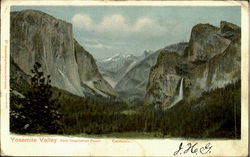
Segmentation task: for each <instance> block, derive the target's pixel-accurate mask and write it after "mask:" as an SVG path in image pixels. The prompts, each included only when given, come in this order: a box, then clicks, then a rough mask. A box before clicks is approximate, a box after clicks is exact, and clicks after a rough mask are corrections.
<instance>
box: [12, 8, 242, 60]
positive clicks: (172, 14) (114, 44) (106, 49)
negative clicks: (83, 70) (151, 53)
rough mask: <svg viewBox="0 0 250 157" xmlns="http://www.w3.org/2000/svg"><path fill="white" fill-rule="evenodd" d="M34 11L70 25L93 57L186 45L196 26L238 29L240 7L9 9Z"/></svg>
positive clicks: (78, 39) (75, 35) (138, 52)
mask: <svg viewBox="0 0 250 157" xmlns="http://www.w3.org/2000/svg"><path fill="white" fill-rule="evenodd" d="M24 9H35V10H40V11H43V12H46V13H48V14H50V15H52V16H54V17H56V18H59V19H62V20H65V21H67V22H70V23H72V24H73V32H74V37H75V38H76V40H77V41H78V42H79V43H81V45H82V46H83V47H84V48H85V49H86V50H88V51H89V52H90V53H91V54H93V56H94V57H95V58H96V59H98V58H106V57H110V56H113V55H115V54H117V53H121V54H135V55H140V54H141V53H142V52H143V51H144V50H157V49H160V48H163V47H165V46H167V45H169V44H173V43H177V42H182V41H188V40H189V38H190V32H191V29H192V27H193V26H194V25H196V24H198V23H210V24H212V25H215V26H219V24H220V21H221V20H224V21H228V22H232V23H234V24H237V25H239V26H240V22H241V18H240V17H241V16H240V14H241V12H240V7H167V6H164V7H161V6H153V7H152V6H147V7H145V6H143V7H141V6H133V7H132V6H129V7H128V6H85V7H73V6H72V7H68V6H67V7H62V6H58V7H55V6H54V7H48V6H40V7H37V6H29V7H26V6H25V7H24V6H22V7H20V6H18V7H17V6H16V7H15V6H14V7H11V11H18V10H24Z"/></svg>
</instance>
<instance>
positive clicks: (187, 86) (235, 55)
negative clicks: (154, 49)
mask: <svg viewBox="0 0 250 157" xmlns="http://www.w3.org/2000/svg"><path fill="white" fill-rule="evenodd" d="M240 45H241V36H240V28H239V27H238V26H236V25H233V24H231V23H227V22H224V21H222V22H221V25H220V28H217V27H214V26H211V25H209V24H198V25H196V26H194V27H193V29H192V33H191V37H190V41H189V45H188V49H187V50H186V51H185V54H184V56H180V55H178V54H177V53H175V52H172V53H166V52H161V54H160V55H159V57H158V59H157V63H156V65H155V66H154V67H152V68H151V70H150V75H149V83H148V85H147V91H146V95H145V99H144V103H145V104H146V105H149V104H153V105H155V106H158V107H162V108H165V109H167V108H169V107H170V106H171V104H172V103H173V102H175V100H176V99H177V97H178V94H179V88H180V85H181V79H182V78H183V79H184V81H183V87H182V88H183V93H184V97H183V99H185V100H187V101H190V100H193V99H195V98H198V97H199V96H200V95H201V93H202V92H204V91H209V90H212V89H215V88H222V87H224V86H226V85H227V84H230V83H232V82H235V81H237V80H239V79H240V64H241V57H240V56H241V55H240V52H241V48H240Z"/></svg>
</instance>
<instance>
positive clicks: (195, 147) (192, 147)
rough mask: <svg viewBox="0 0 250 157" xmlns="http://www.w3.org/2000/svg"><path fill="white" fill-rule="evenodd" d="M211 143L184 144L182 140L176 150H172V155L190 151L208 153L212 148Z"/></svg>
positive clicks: (192, 152)
mask: <svg viewBox="0 0 250 157" xmlns="http://www.w3.org/2000/svg"><path fill="white" fill-rule="evenodd" d="M212 147H213V146H212V145H211V143H207V144H206V145H205V146H201V147H199V146H198V143H188V144H186V145H184V144H183V143H182V142H181V143H180V145H179V149H178V150H177V151H175V152H174V156H176V155H181V154H187V153H191V154H195V155H198V154H209V153H211V149H212Z"/></svg>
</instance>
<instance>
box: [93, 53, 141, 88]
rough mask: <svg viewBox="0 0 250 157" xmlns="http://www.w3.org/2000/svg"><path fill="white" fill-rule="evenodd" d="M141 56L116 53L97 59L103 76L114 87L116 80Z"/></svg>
mask: <svg viewBox="0 0 250 157" xmlns="http://www.w3.org/2000/svg"><path fill="white" fill-rule="evenodd" d="M140 58H141V56H134V55H132V54H130V55H122V54H116V55H115V56H113V57H110V58H105V59H103V60H100V61H97V65H98V67H99V69H100V72H101V74H102V75H103V77H104V78H105V79H106V80H107V81H108V82H109V83H110V84H111V85H112V87H115V85H116V84H117V82H118V81H119V80H120V79H121V78H122V77H123V76H124V75H125V74H126V73H127V72H128V71H129V70H130V69H131V68H133V66H134V65H135V64H136V63H137V62H138V61H139V60H140Z"/></svg>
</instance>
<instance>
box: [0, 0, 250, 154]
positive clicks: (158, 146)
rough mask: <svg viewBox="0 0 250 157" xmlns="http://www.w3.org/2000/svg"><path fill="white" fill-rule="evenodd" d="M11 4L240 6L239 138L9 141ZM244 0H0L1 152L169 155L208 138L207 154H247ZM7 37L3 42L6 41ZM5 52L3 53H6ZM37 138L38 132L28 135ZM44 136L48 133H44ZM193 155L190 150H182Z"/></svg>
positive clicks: (199, 143) (246, 13)
mask: <svg viewBox="0 0 250 157" xmlns="http://www.w3.org/2000/svg"><path fill="white" fill-rule="evenodd" d="M12 5H26V6H28V5H49V6H56V5H57V6H58V5H61V6H65V5H71V6H98V5H103V6H110V5H112V6H125V5H126V6H142V5H143V6H241V27H242V34H241V35H242V36H241V37H242V42H241V43H242V47H241V48H242V49H241V59H242V65H241V66H242V70H241V74H242V75H241V76H242V77H241V80H242V86H241V93H242V94H241V100H242V108H241V111H242V115H241V118H242V119H241V122H242V123H241V140H212V139H208V140H196V139H193V140H180V139H179V140H176V139H162V140H161V139H150V140H140V139H133V140H128V141H129V143H127V142H125V143H120V142H118V143H116V142H114V141H113V140H114V139H112V138H110V139H100V140H101V142H96V143H95V142H88V143H56V144H53V143H51V144H48V143H13V142H11V139H10V138H11V137H28V136H20V135H18V136H14V135H10V132H9V105H8V103H9V102H8V101H9V99H8V98H9V81H7V80H9V55H8V54H7V53H8V52H9V38H10V37H9V18H10V17H9V12H10V6H12ZM248 7H249V6H248V3H247V2H236V1H202V2H201V1H179V2H177V1H116V2H115V1H68V0H65V1H25V0H23V1H17V0H16V1H11V0H3V1H2V2H1V150H2V151H1V154H2V155H12V156H15V155H18V156H20V155H22V156H37V155H39V156H53V155H57V156H64V155H66V156H71V155H75V156H83V155H87V156H172V155H173V152H174V151H176V150H177V149H178V147H179V144H180V143H181V142H183V143H188V142H192V143H195V142H198V145H199V146H202V145H205V144H207V143H208V142H210V143H211V145H212V146H213V148H212V152H211V153H210V154H207V155H208V156H247V155H248V101H249V100H248V87H249V84H248V74H249V71H248V67H249V64H248V63H249V60H248V59H249V53H248V52H249V44H248V43H249V17H248V16H249V14H248V12H249V8H248ZM6 41H7V42H6ZM6 52H7V53H6ZM32 137H33V138H37V139H38V140H39V137H41V136H32ZM46 137H48V136H46ZM50 137H51V138H56V139H58V140H59V139H89V140H91V138H77V137H64V136H50ZM185 155H186V156H193V154H185Z"/></svg>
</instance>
